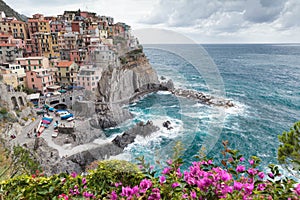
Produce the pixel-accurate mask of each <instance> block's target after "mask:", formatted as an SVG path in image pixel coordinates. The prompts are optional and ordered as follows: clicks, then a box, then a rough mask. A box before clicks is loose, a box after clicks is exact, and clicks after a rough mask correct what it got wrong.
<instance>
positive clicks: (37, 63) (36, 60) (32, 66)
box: [16, 56, 49, 71]
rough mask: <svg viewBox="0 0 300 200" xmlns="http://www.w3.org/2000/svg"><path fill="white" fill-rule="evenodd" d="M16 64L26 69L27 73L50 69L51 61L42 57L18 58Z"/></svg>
mask: <svg viewBox="0 0 300 200" xmlns="http://www.w3.org/2000/svg"><path fill="white" fill-rule="evenodd" d="M16 63H17V64H20V65H21V66H22V67H23V68H24V69H25V71H31V70H36V69H42V68H49V59H48V58H46V57H41V56H37V57H28V58H17V59H16Z"/></svg>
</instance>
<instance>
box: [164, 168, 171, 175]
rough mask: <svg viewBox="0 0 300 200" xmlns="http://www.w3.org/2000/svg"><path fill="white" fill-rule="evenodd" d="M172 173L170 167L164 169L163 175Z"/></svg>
mask: <svg viewBox="0 0 300 200" xmlns="http://www.w3.org/2000/svg"><path fill="white" fill-rule="evenodd" d="M170 171H171V168H170V167H166V168H164V170H163V171H162V174H169V173H170Z"/></svg>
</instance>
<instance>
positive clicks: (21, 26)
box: [0, 14, 28, 40]
mask: <svg viewBox="0 0 300 200" xmlns="http://www.w3.org/2000/svg"><path fill="white" fill-rule="evenodd" d="M0 32H1V33H3V34H9V35H12V36H13V37H14V38H15V39H22V40H26V39H27V35H28V29H27V24H26V23H25V22H22V21H19V20H17V19H16V18H14V17H6V16H5V14H4V15H3V16H1V17H0Z"/></svg>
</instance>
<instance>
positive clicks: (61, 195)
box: [58, 194, 69, 200]
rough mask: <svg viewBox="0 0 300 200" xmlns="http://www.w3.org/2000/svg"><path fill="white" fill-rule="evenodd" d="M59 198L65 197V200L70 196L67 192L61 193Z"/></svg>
mask: <svg viewBox="0 0 300 200" xmlns="http://www.w3.org/2000/svg"><path fill="white" fill-rule="evenodd" d="M58 198H62V199H64V200H69V196H68V195H66V194H60V195H59V196H58Z"/></svg>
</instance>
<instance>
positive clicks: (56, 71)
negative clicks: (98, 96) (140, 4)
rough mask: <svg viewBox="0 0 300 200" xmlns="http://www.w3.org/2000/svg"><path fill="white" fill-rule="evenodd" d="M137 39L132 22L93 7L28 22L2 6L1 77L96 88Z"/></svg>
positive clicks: (21, 84)
mask: <svg viewBox="0 0 300 200" xmlns="http://www.w3.org/2000/svg"><path fill="white" fill-rule="evenodd" d="M137 45H138V41H137V39H136V38H135V37H133V35H131V28H130V26H128V25H126V24H125V23H120V22H118V23H114V19H113V18H112V17H107V16H98V15H96V13H92V12H86V11H80V10H78V11H65V12H64V13H63V14H62V15H57V16H50V17H46V16H44V15H43V14H35V15H33V16H32V18H28V20H27V22H23V21H18V20H17V19H16V18H14V17H6V15H5V11H2V12H1V11H0V68H1V77H0V79H1V80H2V82H4V83H5V84H7V85H8V86H10V87H11V90H18V91H20V90H22V89H23V90H26V91H28V90H30V91H32V92H34V93H40V94H41V95H47V94H48V93H50V94H52V93H54V92H57V91H60V90H62V89H66V88H72V87H81V88H85V89H86V90H90V91H95V90H96V87H97V81H99V78H100V75H101V71H102V69H103V68H105V67H114V66H118V65H120V63H119V59H118V57H119V56H121V55H122V53H125V52H127V51H129V50H131V49H135V48H136V47H137Z"/></svg>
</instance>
